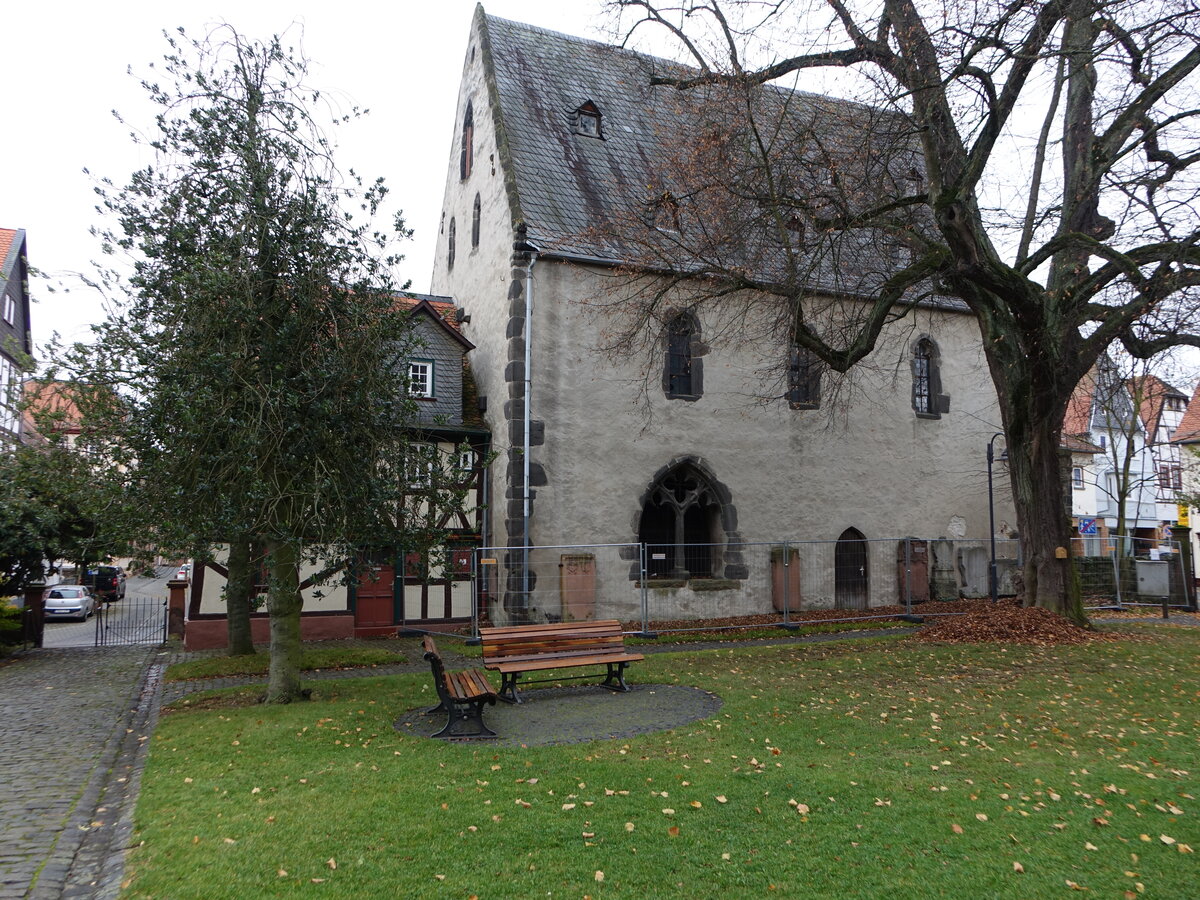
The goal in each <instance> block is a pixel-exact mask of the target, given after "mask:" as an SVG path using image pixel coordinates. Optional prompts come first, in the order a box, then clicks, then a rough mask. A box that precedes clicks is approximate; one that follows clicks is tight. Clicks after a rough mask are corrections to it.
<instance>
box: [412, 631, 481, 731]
mask: <svg viewBox="0 0 1200 900" xmlns="http://www.w3.org/2000/svg"><path fill="white" fill-rule="evenodd" d="M423 643H424V646H425V659H426V660H428V661H429V665H430V667H431V668H432V669H433V685H434V687H435V688H436V689H437V695H438V699H439V700H440V701H441V702H440V703H438V705H437V706H435V707H433V708H432V709H428V710H426V713H435V712H445V713H446V725H445V727H444V728H442V730H441V731H439V732H438V733H437V734H435V735H434V737H439V738H440V737H444V738H446V739H447V740H453V739H458V738H494V737H497V735H496V732H494V731H492V730H491V729H490V728H488V727H487V726H486V725H484V724H483V707H484V705H485V704H490V705H492V706H495V705H496V698H497V696H498V695H497V694H496V692H495V691H493V690H492V686H491V685H490V684H488V680H487V675H486V674H484V673H483V672H481V671H479V669H467V670H465V671H463V672H447V671H446V666H445V664H444V663H443V662H442V655H441V654H440V653H438V648H437V645H436V644H434V642H433V638H432V637H430V636H429V635H425V640H424V642H423Z"/></svg>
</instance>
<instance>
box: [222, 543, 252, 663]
mask: <svg viewBox="0 0 1200 900" xmlns="http://www.w3.org/2000/svg"><path fill="white" fill-rule="evenodd" d="M256 561H257V560H254V559H252V555H251V550H250V538H248V537H245V536H239V537H237V538H235V539H234V541H233V543H231V544H230V545H229V578H228V580H227V582H226V584H225V614H226V619H227V624H228V627H229V655H230V656H251V655H253V654H254V639H253V637H252V635H251V632H250V612H251V602H250V601H251V597H253V596H254V584H255V582H256V581H257V580H258V579H256V578H255V577H254V575H255V567H254V566H252V563H253V562H256Z"/></svg>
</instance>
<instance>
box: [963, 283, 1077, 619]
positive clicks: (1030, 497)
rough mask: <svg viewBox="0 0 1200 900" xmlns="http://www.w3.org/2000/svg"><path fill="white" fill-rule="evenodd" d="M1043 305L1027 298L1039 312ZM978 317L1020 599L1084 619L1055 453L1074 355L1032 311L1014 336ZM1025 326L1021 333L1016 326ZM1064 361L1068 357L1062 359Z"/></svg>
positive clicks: (1073, 376)
mask: <svg viewBox="0 0 1200 900" xmlns="http://www.w3.org/2000/svg"><path fill="white" fill-rule="evenodd" d="M1047 305H1048V304H1041V305H1038V304H1031V306H1034V307H1037V308H1039V309H1040V310H1041V312H1042V314H1044V312H1045V308H1046V306H1047ZM996 324H997V323H996V322H994V321H993V320H992V319H991V318H990V317H987V316H980V331H981V334H982V336H983V341H984V348H985V352H986V355H987V360H988V367H989V369H990V370H991V373H992V380H993V382H994V383H995V385H996V393H997V397H998V399H999V402H1000V412H1001V416H1002V418H1003V422H1004V435H1005V440H1006V442H1007V450H1008V468H1009V479H1010V482H1011V484H1012V493H1013V505H1014V507H1015V508H1016V512H1017V528H1018V530H1019V532H1020V537H1021V556H1022V558H1023V560H1024V565H1023V571H1022V575H1023V578H1024V585H1023V590H1022V597H1021V602H1022V604H1023V605H1024V606H1040V607H1043V608H1045V609H1049V610H1052V611H1054V612H1056V613H1058V614H1060V615H1062V616H1065V617H1067V618H1068V619H1070V620H1072V621H1074V622H1078V623H1080V624H1086V622H1087V617H1086V616H1085V615H1084V613H1083V603H1082V599H1081V596H1080V589H1079V579H1078V577H1077V576H1076V574H1075V566H1074V562H1073V561H1072V558H1071V514H1070V508H1069V506H1068V503H1069V497H1068V496H1067V490H1066V489H1067V485H1068V483H1069V472H1070V468H1069V466H1067V465H1066V464H1065V461H1064V459H1063V456H1062V452H1061V449H1060V448H1061V438H1062V427H1063V419H1064V416H1065V415H1066V411H1067V405H1068V403H1069V402H1070V399H1071V395H1072V393H1073V392H1074V389H1075V385H1076V384H1077V383H1078V381H1079V378H1078V377H1077V371H1076V369H1074V368H1073V367H1072V365H1071V363H1074V365H1075V366H1076V367H1078V366H1079V365H1080V362H1079V361H1078V360H1073V359H1071V358H1070V357H1064V356H1061V355H1056V354H1055V353H1054V352H1053V351H1052V349H1051V347H1050V346H1048V345H1047V343H1046V342H1045V341H1044V340H1043V338H1044V335H1045V333H1044V331H1042V330H1041V325H1042V323H1040V322H1039V321H1037V319H1036V314H1035V317H1033V321H1031V322H1029V323H1026V324H1025V326H1024V327H1023V328H1020V329H1018V330H1017V333H1018V335H1019V338H1018V340H1013V339H1012V334H1004V333H1003V331H1002V330H1001V329H999V328H996ZM1022 331H1023V332H1024V333H1023V334H1022V333H1021V332H1022ZM1068 360H1070V362H1068Z"/></svg>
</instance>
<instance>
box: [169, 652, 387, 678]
mask: <svg viewBox="0 0 1200 900" xmlns="http://www.w3.org/2000/svg"><path fill="white" fill-rule="evenodd" d="M407 661H408V660H407V658H406V657H405V656H404V655H403V654H400V653H398V652H396V650H395V649H393V648H386V647H305V648H304V653H303V658H302V660H301V662H300V667H301V668H302V669H303V670H305V671H314V670H316V669H349V668H357V667H370V666H389V665H396V664H399V663H404V662H407ZM270 665H271V655H270V653H268V652H267V651H266V650H265V649H264V650H262V651H260V652H258V653H256V654H254V655H253V656H210V657H205V658H202V659H191V660H188V661H187V662H181V663H175V664H174V665H172V666H168V667H167V673H166V680H167V681H187V680H188V679H190V678H223V677H232V676H235V675H266V674H267V669H268V668H269V667H270Z"/></svg>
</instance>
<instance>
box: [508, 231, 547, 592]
mask: <svg viewBox="0 0 1200 900" xmlns="http://www.w3.org/2000/svg"><path fill="white" fill-rule="evenodd" d="M517 237H518V240H517V242H516V243H515V244H513V250H514V251H515V252H517V253H526V254H528V255H529V262H528V263H527V264H526V266H525V400H524V406H525V409H524V412H525V423H524V424H525V438H524V442H523V444H522V448H521V465H522V469H523V485H524V486H523V489H522V492H521V493H522V495H523V496H522V498H521V546H522V548H523V549H522V551H521V552H522V565H521V593H522V594H523V596H524V604H525V609H526V610H528V609H529V501H530V497H529V449H530V430H531V425H530V423H531V419H530V412H531V404H530V401H531V399H532V395H533V373H532V371H531V363H532V354H533V264H534V263H535V262H537V257H538V254H539V253H541V252H542V251H541V249H540V248H538V246H537V245H536V244H533V243H532V242H530V241H528V240H526V238H525V224H524V223H522V224H521V225H520V226H519V227H518V228H517Z"/></svg>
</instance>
